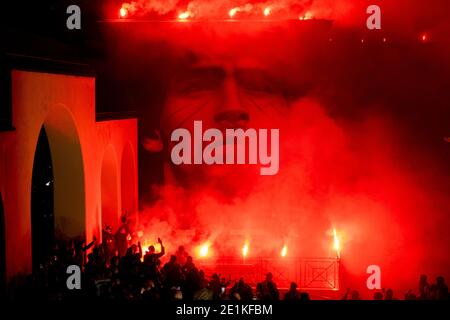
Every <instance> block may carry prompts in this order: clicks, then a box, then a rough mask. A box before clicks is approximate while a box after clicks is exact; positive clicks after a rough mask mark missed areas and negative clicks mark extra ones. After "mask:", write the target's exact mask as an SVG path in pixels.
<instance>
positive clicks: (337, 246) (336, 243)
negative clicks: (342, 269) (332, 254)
mask: <svg viewBox="0 0 450 320" xmlns="http://www.w3.org/2000/svg"><path fill="white" fill-rule="evenodd" d="M333 249H334V250H335V251H336V256H337V257H338V258H340V257H341V252H340V251H341V245H340V243H339V238H338V236H337V232H336V228H333Z"/></svg>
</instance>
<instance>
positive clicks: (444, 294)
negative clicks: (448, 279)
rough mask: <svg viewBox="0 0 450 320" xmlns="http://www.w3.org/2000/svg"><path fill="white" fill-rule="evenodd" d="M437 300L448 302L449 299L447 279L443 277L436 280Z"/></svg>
mask: <svg viewBox="0 0 450 320" xmlns="http://www.w3.org/2000/svg"><path fill="white" fill-rule="evenodd" d="M436 299H437V300H447V299H448V287H447V285H446V284H445V279H444V277H442V276H439V277H437V278H436Z"/></svg>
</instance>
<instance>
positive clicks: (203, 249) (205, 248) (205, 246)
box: [199, 243, 209, 258]
mask: <svg viewBox="0 0 450 320" xmlns="http://www.w3.org/2000/svg"><path fill="white" fill-rule="evenodd" d="M208 253H209V244H208V243H205V244H203V245H202V246H201V247H200V248H199V255H200V257H202V258H205V257H207V256H208Z"/></svg>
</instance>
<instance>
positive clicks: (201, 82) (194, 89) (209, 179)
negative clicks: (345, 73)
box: [161, 56, 287, 193]
mask: <svg viewBox="0 0 450 320" xmlns="http://www.w3.org/2000/svg"><path fill="white" fill-rule="evenodd" d="M196 60H197V61H196V62H194V63H192V64H191V65H189V66H188V68H187V70H180V72H179V73H177V74H176V75H175V76H174V77H173V79H172V81H171V84H170V86H169V90H168V94H167V99H166V103H165V106H164V109H163V114H162V120H161V124H162V129H163V132H164V136H165V137H166V139H168V143H169V151H170V150H171V149H172V147H173V146H174V144H175V142H170V141H169V140H170V135H171V133H172V131H173V130H175V129H178V128H186V129H188V130H189V131H190V132H191V134H193V123H194V121H198V120H199V121H202V125H203V131H204V130H207V129H209V128H217V129H219V130H221V131H222V133H223V134H225V129H237V128H242V129H244V130H245V129H248V128H254V129H261V128H276V123H275V121H274V119H275V118H276V115H277V114H278V113H279V112H280V110H281V109H283V108H286V106H287V101H286V98H285V95H284V91H283V87H282V85H281V84H280V82H279V81H278V79H277V78H276V77H275V76H274V73H273V72H272V71H273V70H270V69H268V67H267V64H266V65H264V64H263V63H262V62H261V61H259V60H258V59H257V58H255V57H250V58H243V57H232V58H230V57H229V56H214V57H200V58H198V59H196ZM196 147H198V146H196ZM200 147H201V146H200ZM234 147H235V146H234V145H232V146H229V145H227V146H226V147H225V148H224V150H225V152H226V150H227V149H228V148H234ZM247 156H248V154H247ZM170 169H171V170H170V172H171V173H172V174H173V177H175V179H176V180H177V181H178V182H181V183H182V184H184V185H189V186H195V185H205V184H207V185H213V186H217V187H218V188H220V189H222V190H224V191H225V192H228V191H231V189H233V193H236V192H237V193H238V191H239V190H236V188H239V186H240V185H242V183H240V182H242V180H241V179H243V178H249V177H250V178H255V179H256V177H257V176H259V166H258V165H178V166H175V165H173V164H172V165H171V166H170ZM227 189H229V190H227ZM244 192H245V191H244Z"/></svg>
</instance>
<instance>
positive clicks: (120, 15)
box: [119, 7, 128, 18]
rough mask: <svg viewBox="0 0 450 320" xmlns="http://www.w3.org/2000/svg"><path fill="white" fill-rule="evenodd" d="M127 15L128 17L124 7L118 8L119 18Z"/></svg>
mask: <svg viewBox="0 0 450 320" xmlns="http://www.w3.org/2000/svg"><path fill="white" fill-rule="evenodd" d="M127 15H128V10H127V9H126V8H125V7H122V8H120V10H119V17H121V18H126V16H127Z"/></svg>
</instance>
